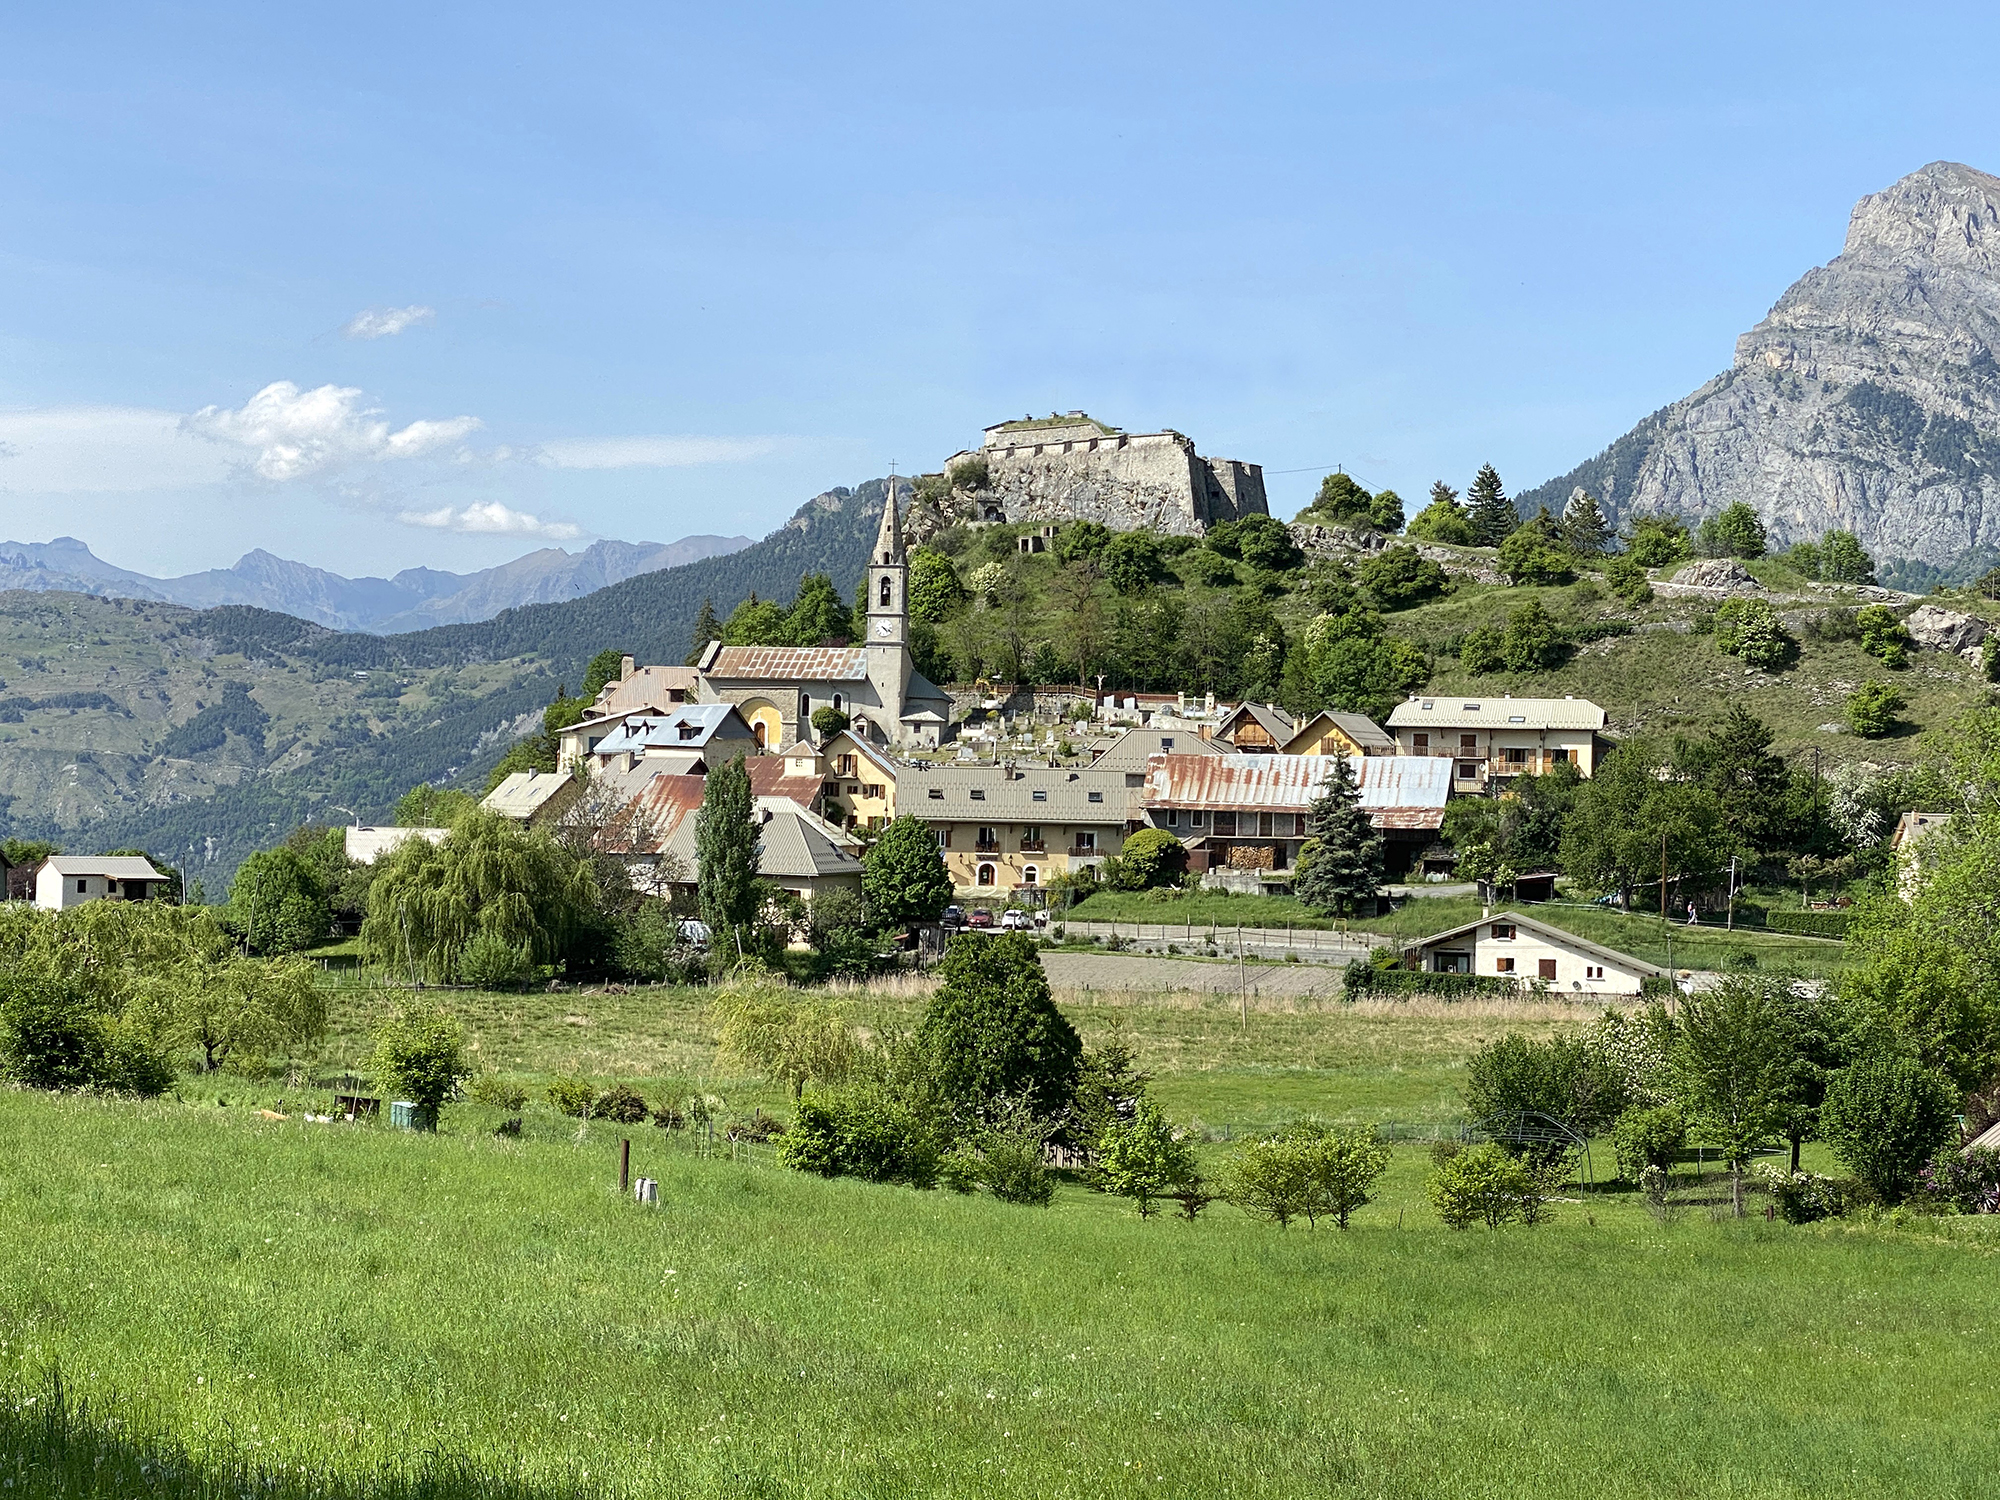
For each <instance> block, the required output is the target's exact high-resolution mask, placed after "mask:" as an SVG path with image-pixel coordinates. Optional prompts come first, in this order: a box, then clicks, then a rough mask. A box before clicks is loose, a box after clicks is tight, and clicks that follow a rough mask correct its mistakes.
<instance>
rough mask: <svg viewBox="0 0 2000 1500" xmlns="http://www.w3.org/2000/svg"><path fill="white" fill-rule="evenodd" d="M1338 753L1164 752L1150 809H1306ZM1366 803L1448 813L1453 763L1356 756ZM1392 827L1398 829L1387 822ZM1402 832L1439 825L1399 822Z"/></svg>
mask: <svg viewBox="0 0 2000 1500" xmlns="http://www.w3.org/2000/svg"><path fill="white" fill-rule="evenodd" d="M1338 758H1339V757H1337V756H1332V755H1159V756H1155V757H1154V758H1153V759H1152V761H1151V762H1150V764H1149V766H1148V770H1147V775H1146V805H1147V806H1148V807H1202V808H1211V809H1215V810H1218V811H1225V812H1226V811H1229V810H1231V809H1236V810H1243V809H1254V810H1257V811H1264V810H1269V811H1273V812H1304V811H1305V810H1306V808H1307V807H1308V806H1310V805H1311V803H1312V801H1313V799H1314V798H1315V797H1317V796H1318V795H1319V790H1320V788H1321V787H1322V786H1324V785H1325V784H1326V779H1327V777H1328V776H1329V775H1331V774H1332V772H1333V763H1334V761H1335V760H1337V759H1338ZM1347 763H1348V764H1349V765H1351V766H1352V767H1353V768H1354V771H1355V775H1356V777H1357V778H1358V779H1359V780H1360V783H1361V805H1362V806H1363V807H1364V808H1366V809H1367V810H1368V811H1369V812H1370V813H1373V812H1375V811H1377V810H1378V809H1389V808H1395V809H1402V808H1411V809H1424V810H1430V811H1436V812H1438V813H1439V814H1440V816H1441V815H1442V813H1443V809H1444V804H1445V799H1446V798H1448V797H1449V796H1450V795H1451V773H1452V763H1451V762H1450V761H1448V760H1442V759H1439V758H1437V757H1434V756H1428V755H1350V756H1349V757H1347ZM1382 826H1390V825H1386V824H1385V825H1382ZM1394 826H1398V827H1435V826H1436V824H1435V823H1428V824H1416V823H1412V824H1397V825H1394Z"/></svg>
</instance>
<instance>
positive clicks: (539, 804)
mask: <svg viewBox="0 0 2000 1500" xmlns="http://www.w3.org/2000/svg"><path fill="white" fill-rule="evenodd" d="M575 788H576V778H575V777H573V776H571V775H570V773H569V772H568V771H515V772H513V773H511V774H510V775H508V776H505V777H503V778H502V779H501V781H500V784H499V785H498V786H496V787H494V788H493V790H492V791H490V792H488V793H487V794H486V795H485V796H484V797H482V798H480V799H479V805H480V806H481V807H483V808H485V809H486V810H487V811H488V812H490V813H494V814H497V815H498V816H500V817H503V818H506V819H507V820H508V821H509V822H513V823H520V824H522V825H524V826H525V827H529V828H535V827H539V826H540V825H542V824H544V823H548V822H551V821H553V820H554V819H555V818H556V817H558V816H560V815H561V812H562V809H563V807H564V805H565V804H566V802H567V800H568V799H567V798H566V797H565V796H564V794H565V793H566V792H573V791H574V790H575Z"/></svg>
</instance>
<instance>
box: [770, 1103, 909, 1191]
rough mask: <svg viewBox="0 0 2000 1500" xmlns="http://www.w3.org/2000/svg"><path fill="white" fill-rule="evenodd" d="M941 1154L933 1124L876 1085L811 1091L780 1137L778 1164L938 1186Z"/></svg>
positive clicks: (822, 1172)
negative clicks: (930, 1126)
mask: <svg viewBox="0 0 2000 1500" xmlns="http://www.w3.org/2000/svg"><path fill="white" fill-rule="evenodd" d="M938 1156H939V1153H938V1145H937V1140H936V1137H935V1136H934V1134H933V1132H932V1131H931V1130H930V1128H929V1126H928V1124H927V1123H926V1122H925V1121H923V1120H922V1119H920V1118H919V1117H918V1115H917V1114H916V1112H915V1111H914V1110H913V1109H912V1108H911V1107H910V1105H909V1104H908V1103H907V1102H906V1101H905V1100H903V1099H901V1098H899V1097H898V1096H897V1095H896V1094H894V1093H893V1092H891V1091H889V1090H888V1089H885V1088H883V1087H882V1086H880V1085H879V1084H874V1083H864V1084H853V1085H850V1086H848V1087H846V1088H841V1089H831V1090H825V1091H816V1092H809V1093H807V1094H806V1095H805V1096H804V1097H803V1098H802V1099H800V1100H799V1107H798V1109H797V1110H796V1111H795V1112H794V1114H793V1116H792V1124H791V1128H790V1129H789V1130H787V1131H786V1132H785V1133H784V1134H783V1135H782V1136H780V1137H779V1138H778V1160H779V1161H780V1162H782V1163H783V1164H784V1165H785V1166H788V1167H791V1168H793V1169H794V1170H795V1171H800V1172H813V1173H816V1174H817V1175H819V1176H821V1177H859V1178H860V1179H861V1180H862V1181H864V1182H901V1183H907V1184H908V1185H909V1186H911V1187H915V1188H928V1187H931V1186H934V1185H935V1184H936V1182H937V1176H938Z"/></svg>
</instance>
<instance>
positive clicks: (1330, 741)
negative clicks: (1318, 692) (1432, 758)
mask: <svg viewBox="0 0 2000 1500" xmlns="http://www.w3.org/2000/svg"><path fill="white" fill-rule="evenodd" d="M1278 748H1279V749H1280V750H1282V751H1283V752H1284V753H1285V754H1286V755H1397V754H1400V753H1401V752H1400V751H1398V749H1397V748H1396V741H1395V738H1394V737H1393V736H1392V735H1390V734H1389V733H1388V732H1387V731H1385V730H1384V729H1383V728H1382V726H1381V725H1380V724H1377V723H1376V722H1375V721H1374V720H1373V719H1371V718H1369V717H1368V715H1366V714H1344V713H1336V712H1335V711H1334V710H1332V709H1327V710H1325V711H1323V712H1321V713H1316V714H1314V715H1313V716H1312V717H1311V718H1309V719H1307V720H1305V721H1304V722H1303V723H1301V724H1298V725H1296V726H1294V728H1293V730H1292V734H1291V738H1289V739H1287V740H1286V741H1285V743H1284V744H1282V745H1280V746H1279V747H1278Z"/></svg>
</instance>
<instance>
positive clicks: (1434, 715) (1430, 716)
mask: <svg viewBox="0 0 2000 1500" xmlns="http://www.w3.org/2000/svg"><path fill="white" fill-rule="evenodd" d="M1432 725H1437V726H1442V727H1444V728H1449V729H1602V728H1603V727H1604V710H1603V709H1601V708H1599V707H1598V706H1597V705H1596V704H1595V703H1592V702H1591V701H1590V700H1589V699H1588V698H1509V697H1507V696H1505V695H1504V694H1493V695H1484V694H1480V693H1460V694H1454V695H1451V696H1449V697H1447V696H1446V695H1444V694H1442V693H1425V694H1421V695H1419V696H1417V697H1414V698H1408V699H1405V700H1404V701H1403V702H1401V703H1398V704H1397V705H1396V706H1395V708H1394V709H1392V710H1391V711H1390V714H1389V727H1390V728H1392V729H1424V728H1427V727H1430V726H1432Z"/></svg>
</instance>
